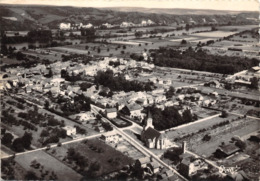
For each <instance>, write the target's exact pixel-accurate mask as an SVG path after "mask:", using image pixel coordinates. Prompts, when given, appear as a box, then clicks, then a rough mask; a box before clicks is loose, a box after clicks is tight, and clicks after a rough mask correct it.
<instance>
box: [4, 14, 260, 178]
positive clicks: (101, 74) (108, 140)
mask: <svg viewBox="0 0 260 181" xmlns="http://www.w3.org/2000/svg"><path fill="white" fill-rule="evenodd" d="M189 21H190V23H196V22H195V21H194V20H193V19H192V18H191V19H190V20H189ZM204 21H206V20H205V19H204ZM217 23H218V22H217V21H216V20H212V23H211V24H210V25H212V24H213V25H215V24H217ZM160 26H162V27H161V28H163V27H165V25H159V24H156V23H155V22H153V21H152V20H150V19H143V20H142V21H140V23H139V24H134V23H131V22H122V23H121V24H120V25H117V26H115V25H112V24H109V23H103V24H102V25H100V26H94V25H92V24H91V22H89V23H88V24H85V25H84V24H83V23H67V22H61V23H59V24H57V27H58V28H59V29H58V30H57V31H59V32H63V33H64V34H66V33H67V34H69V33H70V34H71V33H72V32H75V31H78V30H81V33H82V32H84V29H85V30H86V29H87V30H90V29H91V30H93V29H96V30H95V33H98V31H99V33H100V32H101V30H100V27H106V28H107V29H112V31H113V29H115V28H117V29H116V30H117V31H122V32H123V33H124V32H125V31H129V28H136V29H140V31H141V29H142V28H144V27H145V28H148V29H150V30H152V29H154V28H156V27H157V28H158V27H160ZM169 26H170V25H169ZM172 26H174V25H172ZM241 27H242V28H241ZM241 27H240V26H234V27H228V29H229V30H230V29H234V28H236V29H237V31H238V30H241V31H240V32H233V34H232V35H229V36H231V37H229V38H225V40H220V41H217V40H216V39H215V42H214V41H213V43H212V42H211V43H212V44H211V43H208V44H207V43H206V44H205V45H201V44H199V45H198V42H196V43H195V42H192V41H190V40H192V39H191V37H189V36H192V34H190V35H188V34H182V35H181V37H180V38H178V39H174V38H173V37H171V39H173V41H171V42H169V44H171V43H174V45H175V47H174V46H173V44H172V45H171V46H170V47H169V46H164V47H163V45H165V43H166V42H167V41H168V40H169V38H170V36H167V35H166V36H165V37H164V36H162V37H163V38H162V37H159V38H158V37H156V36H155V37H153V36H152V37H147V36H142V35H138V33H137V34H136V32H135V34H136V35H135V36H134V38H133V37H132V39H130V40H121V39H122V38H120V39H115V40H111V41H110V42H103V41H100V40H98V41H97V42H95V41H93V42H89V43H86V42H79V43H77V44H76V43H75V44H73V43H72V44H68V45H61V46H57V47H56V46H53V47H30V48H27V47H25V48H23V47H21V49H18V48H17V49H16V50H12V48H11V49H10V47H9V50H8V51H7V53H5V54H1V59H2V60H1V61H2V62H1V63H2V66H1V87H0V90H1V111H2V112H1V113H2V114H1V161H2V163H1V167H2V169H1V178H2V179H4V180H89V179H92V180H96V179H97V180H235V181H237V180H258V179H259V174H260V166H259V164H258V163H259V158H260V157H259V156H260V148H259V143H260V130H259V120H260V111H259V104H260V100H259V96H260V92H259V78H260V66H259V53H258V54H255V53H253V54H252V52H251V54H250V53H245V52H246V50H245V51H244V50H243V51H242V50H241V51H240V50H239V51H238V50H237V49H235V50H234V49H229V50H228V48H226V49H225V51H224V50H222V51H223V52H227V53H229V56H231V57H232V59H230V57H228V56H227V55H226V54H225V55H223V52H222V53H221V52H219V51H220V49H218V50H217V49H214V48H212V47H214V44H215V43H216V44H220V43H221V42H222V43H226V42H230V43H234V41H236V43H237V42H238V41H240V40H238V39H239V38H241V36H244V37H245V38H242V39H243V40H245V41H251V40H252V39H256V37H255V36H256V34H257V33H256V32H255V29H253V30H251V29H250V30H246V31H245V27H244V26H241ZM210 28H212V27H210ZM217 28H219V29H221V28H223V27H222V26H219V27H217ZM225 28H227V27H225ZM240 28H241V29H240ZM102 31H105V30H102ZM106 31H110V30H106ZM140 31H137V32H140ZM211 32H214V31H212V30H209V32H207V33H211ZM241 32H242V33H241ZM228 33H230V32H228ZM198 34H199V33H198ZM193 35H196V33H195V34H193ZM53 36H56V35H53ZM69 36H70V35H69ZM78 36H82V37H83V36H87V35H82V34H81V35H78ZM127 36H128V35H127V34H126V35H125V36H123V37H127ZM130 36H131V35H130ZM257 36H258V38H259V34H257ZM253 37H254V38H253ZM193 38H194V37H193ZM200 38H201V37H200ZM218 38H220V37H218ZM222 38H223V37H222ZM236 38H237V39H236ZM82 39H83V38H82ZM204 39H205V37H204ZM177 40H178V41H177ZM202 40H203V38H202ZM207 41H209V38H208V37H206V39H205V42H207ZM241 41H242V40H241ZM253 43H255V40H252V42H251V43H250V45H252V47H253ZM210 44H211V45H210ZM219 46H220V45H218V46H216V47H219ZM254 46H256V45H254ZM238 47H239V46H238ZM243 48H244V47H241V49H243ZM206 49H207V50H206ZM210 49H211V50H214V51H215V52H210ZM245 49H246V48H245ZM112 51H113V53H111V52H112ZM237 52H239V53H240V54H239V55H238V54H237ZM241 53H244V54H243V57H241ZM198 56H199V57H202V58H203V60H202V61H205V63H204V64H199V63H198V64H199V65H197V64H196V63H197V62H196V63H192V64H191V63H190V62H189V61H187V62H185V61H184V59H185V60H186V59H189V60H192V59H196V61H197V60H198V61H200V60H199V58H198ZM173 57H174V58H173ZM170 60H174V61H176V62H177V63H176V62H174V61H170ZM211 60H212V62H214V61H215V60H217V61H222V60H223V62H224V61H225V62H224V63H223V65H222V64H221V63H218V65H215V64H214V63H213V64H212V65H213V66H211V64H210V63H212V62H210V61H211ZM12 61H13V63H10V62H12ZM209 62H210V63H209ZM230 64H232V65H233V68H229V67H230ZM241 64H242V65H241ZM196 66H199V68H198V67H196ZM215 67H217V68H215Z"/></svg>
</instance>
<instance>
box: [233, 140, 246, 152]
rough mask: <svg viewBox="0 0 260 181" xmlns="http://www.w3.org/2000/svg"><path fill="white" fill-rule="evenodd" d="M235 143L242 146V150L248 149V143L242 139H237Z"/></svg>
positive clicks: (239, 146)
mask: <svg viewBox="0 0 260 181" xmlns="http://www.w3.org/2000/svg"><path fill="white" fill-rule="evenodd" d="M235 145H236V146H237V147H238V148H240V149H241V150H244V149H246V143H245V142H244V141H242V140H237V141H236V143H235Z"/></svg>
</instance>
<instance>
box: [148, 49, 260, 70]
mask: <svg viewBox="0 0 260 181" xmlns="http://www.w3.org/2000/svg"><path fill="white" fill-rule="evenodd" d="M150 52H151V56H152V57H153V60H154V64H155V65H157V66H161V67H175V68H184V69H190V70H199V71H209V72H215V73H222V74H234V73H235V72H239V71H242V70H245V69H248V68H251V67H253V66H257V65H258V64H259V61H258V60H257V59H255V58H252V59H249V58H244V57H228V56H219V55H210V54H207V53H206V52H205V51H203V50H198V51H197V52H195V51H194V50H193V49H192V48H189V49H187V50H186V51H184V52H181V51H179V50H175V49H171V48H162V47H161V48H159V49H157V50H150Z"/></svg>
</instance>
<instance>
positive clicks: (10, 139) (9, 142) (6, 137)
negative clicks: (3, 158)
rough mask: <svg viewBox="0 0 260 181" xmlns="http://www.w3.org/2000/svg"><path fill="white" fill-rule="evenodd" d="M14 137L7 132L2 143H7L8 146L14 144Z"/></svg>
mask: <svg viewBox="0 0 260 181" xmlns="http://www.w3.org/2000/svg"><path fill="white" fill-rule="evenodd" d="M13 138H14V137H13V135H12V134H11V133H5V134H4V136H3V137H2V139H1V141H2V144H4V145H6V146H10V145H11V144H12V140H13Z"/></svg>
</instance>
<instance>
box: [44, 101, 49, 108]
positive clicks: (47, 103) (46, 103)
mask: <svg viewBox="0 0 260 181" xmlns="http://www.w3.org/2000/svg"><path fill="white" fill-rule="evenodd" d="M49 106H50V103H49V101H47V100H46V101H45V103H44V108H45V109H49Z"/></svg>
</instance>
